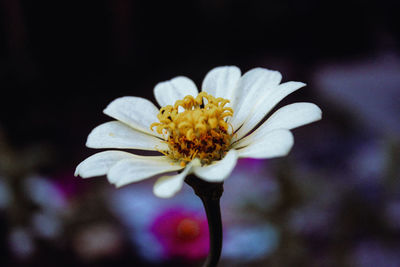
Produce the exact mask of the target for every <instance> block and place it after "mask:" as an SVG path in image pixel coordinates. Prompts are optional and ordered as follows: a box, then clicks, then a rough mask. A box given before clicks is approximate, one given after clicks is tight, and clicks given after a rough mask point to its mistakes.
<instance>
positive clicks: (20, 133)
mask: <svg viewBox="0 0 400 267" xmlns="http://www.w3.org/2000/svg"><path fill="white" fill-rule="evenodd" d="M399 3H400V2H398V1H390V0H379V1H377V0H373V1H358V0H348V1H316V0H310V1H289V0H280V1H261V0H259V1H256V0H254V1H243V0H242V1H240V0H235V1H231V0H218V1H213V0H201V1H200V0H197V1H129V0H99V1H71V0H70V1H26V0H1V1H0V36H1V38H0V40H1V42H0V90H1V95H0V99H1V100H0V265H1V266H82V267H86V266H154V267H156V266H201V263H202V262H203V260H204V257H205V256H206V254H207V249H208V247H207V238H208V237H207V226H206V224H205V221H204V220H205V215H204V213H203V209H202V206H201V203H200V201H199V200H198V199H197V197H196V196H195V195H194V194H193V192H192V191H191V189H190V188H188V187H187V186H185V188H184V190H183V191H182V192H181V193H179V194H178V195H177V196H176V197H175V198H173V199H169V200H163V199H157V198H156V197H154V196H153V195H152V191H151V190H152V183H153V182H154V180H149V181H148V182H143V183H139V184H133V185H129V186H126V187H124V188H122V189H119V190H117V189H115V188H114V187H113V186H112V185H110V184H108V182H107V181H106V178H105V177H100V178H93V179H86V180H83V179H80V178H75V177H73V172H74V169H75V167H76V165H77V164H78V163H79V162H80V161H82V160H83V159H84V158H86V157H87V156H89V155H91V154H93V153H95V152H96V151H95V150H93V149H89V148H86V147H85V141H86V137H87V135H88V133H89V132H90V130H91V129H93V128H94V127H95V126H97V125H98V124H100V123H103V122H106V121H109V120H110V118H107V116H105V115H104V114H103V113H102V110H103V109H104V108H105V106H106V105H107V104H108V103H109V102H110V101H112V100H113V99H115V98H117V97H120V96H125V95H134V96H141V97H146V98H148V99H151V100H152V101H154V97H153V95H152V89H153V87H154V85H155V84H156V83H158V82H160V81H164V80H168V79H170V78H173V77H175V76H178V75H185V76H188V77H190V78H192V79H193V80H194V81H195V82H196V83H197V85H200V84H201V81H202V79H203V77H204V75H205V74H206V73H207V71H209V70H210V69H211V68H213V67H215V66H220V65H236V66H239V67H240V68H241V69H242V71H243V72H245V71H247V70H249V69H251V68H253V67H266V68H269V69H274V70H279V71H280V72H281V73H282V74H283V77H284V78H283V80H284V81H290V80H293V81H302V82H305V83H307V85H308V86H307V87H305V88H303V89H301V90H299V91H297V92H295V93H293V94H292V95H290V96H289V97H287V98H286V99H285V100H283V101H282V102H281V103H280V105H279V106H282V105H284V104H287V103H292V102H295V101H307V102H314V103H316V104H317V105H319V106H320V107H321V109H322V110H323V120H322V121H320V122H318V123H314V124H312V125H309V126H306V127H303V128H299V129H296V130H294V135H295V146H294V148H293V150H292V152H291V153H290V155H289V156H288V157H285V158H281V159H271V160H241V161H240V162H239V164H238V166H237V167H236V168H235V170H234V172H233V173H232V175H231V177H230V178H228V180H226V182H225V193H224V196H223V198H222V203H221V205H222V216H223V223H224V231H225V232H224V248H223V253H222V259H221V263H220V266H250V267H251V266H277V267H279V266H327V267H328V266H335V267H336V266H356V267H358V266H360V267H369V266H371V267H376V266H378V267H381V266H382V267H392V266H393V267H395V266H400V254H399V253H398V252H399V251H400V182H399V178H400V121H399V115H400V55H399V51H400V50H399V44H400V43H399V42H400V32H399V25H400V16H399V15H398V12H399V10H400V4H399ZM182 222H183V225H184V229H185V231H184V234H183V235H182V231H179V232H178V231H177V229H178V228H179V227H182ZM178 233H180V234H178Z"/></svg>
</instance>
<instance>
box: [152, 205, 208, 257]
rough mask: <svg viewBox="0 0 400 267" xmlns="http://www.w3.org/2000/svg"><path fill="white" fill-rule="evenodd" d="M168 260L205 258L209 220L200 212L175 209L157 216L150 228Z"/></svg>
mask: <svg viewBox="0 0 400 267" xmlns="http://www.w3.org/2000/svg"><path fill="white" fill-rule="evenodd" d="M150 230H151V232H152V233H153V234H154V235H155V237H156V238H157V240H158V241H159V242H160V243H161V245H162V247H163V252H164V256H165V257H166V258H184V259H189V260H194V259H200V258H204V257H206V256H207V254H208V250H209V235H208V224H207V219H206V217H205V216H204V215H202V214H199V213H198V212H191V211H187V210H184V209H179V208H174V209H170V210H167V211H164V212H163V213H161V214H160V215H159V216H157V217H156V218H155V219H154V221H153V223H152V224H151V228H150Z"/></svg>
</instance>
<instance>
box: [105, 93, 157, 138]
mask: <svg viewBox="0 0 400 267" xmlns="http://www.w3.org/2000/svg"><path fill="white" fill-rule="evenodd" d="M103 112H104V113H105V114H107V115H108V116H110V117H112V118H114V119H116V120H119V121H122V122H124V123H126V124H128V125H129V126H131V127H132V128H135V129H137V130H139V131H143V132H145V133H149V134H151V135H156V136H160V135H158V134H157V133H156V132H153V131H152V130H151V129H150V125H151V124H152V123H153V122H158V119H157V114H158V108H157V107H156V106H155V105H154V104H153V103H152V102H150V101H149V100H147V99H145V98H141V97H133V96H125V97H120V98H117V99H115V100H114V101H112V102H111V103H110V104H109V105H108V106H107V107H106V108H105V109H104V111H103Z"/></svg>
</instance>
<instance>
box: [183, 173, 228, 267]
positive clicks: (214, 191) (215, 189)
mask: <svg viewBox="0 0 400 267" xmlns="http://www.w3.org/2000/svg"><path fill="white" fill-rule="evenodd" d="M185 182H186V183H187V184H188V185H190V186H191V187H192V188H193V190H194V192H195V194H196V195H197V196H199V197H200V199H201V201H202V202H203V205H204V209H205V211H206V215H207V221H208V230H209V233H210V252H209V254H208V257H207V260H206V262H205V263H204V265H203V267H215V266H217V264H218V261H219V258H220V256H221V250H222V221H221V209H220V206H219V200H220V198H221V196H222V193H223V191H224V188H223V183H210V182H206V181H204V180H201V179H199V178H197V177H196V176H194V175H189V176H187V177H186V179H185Z"/></svg>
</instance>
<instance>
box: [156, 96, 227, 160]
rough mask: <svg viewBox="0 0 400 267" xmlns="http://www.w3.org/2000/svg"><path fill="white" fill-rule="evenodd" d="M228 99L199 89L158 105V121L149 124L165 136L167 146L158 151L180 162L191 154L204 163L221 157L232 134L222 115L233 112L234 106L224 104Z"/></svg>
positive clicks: (192, 157)
mask: <svg viewBox="0 0 400 267" xmlns="http://www.w3.org/2000/svg"><path fill="white" fill-rule="evenodd" d="M227 103H229V100H227V99H224V98H221V97H219V98H215V97H213V96H212V95H209V94H207V93H206V92H201V93H199V94H198V96H197V97H196V98H194V97H193V96H190V95H188V96H185V97H184V98H183V99H182V100H178V101H176V102H175V104H174V105H173V106H171V105H168V106H165V107H163V108H161V109H160V112H159V113H158V115H157V118H158V119H159V121H160V122H155V123H152V124H151V126H150V128H151V129H152V130H153V131H154V129H153V127H156V131H157V133H159V134H165V133H166V134H167V136H168V138H167V140H166V142H167V144H168V147H169V150H168V151H160V152H162V153H163V154H164V155H166V156H168V157H170V158H172V159H175V160H178V161H180V163H181V165H182V166H185V165H186V164H187V163H188V162H190V161H191V160H193V159H194V158H198V159H200V162H201V164H203V165H205V164H210V163H211V162H212V161H214V160H220V159H222V158H223V157H224V155H225V154H226V152H227V151H228V149H229V146H230V143H231V138H232V135H231V134H229V131H228V126H229V124H228V123H227V122H226V121H225V120H226V119H225V118H226V117H228V116H232V115H233V109H232V108H230V107H225V105H226V104H227Z"/></svg>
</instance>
